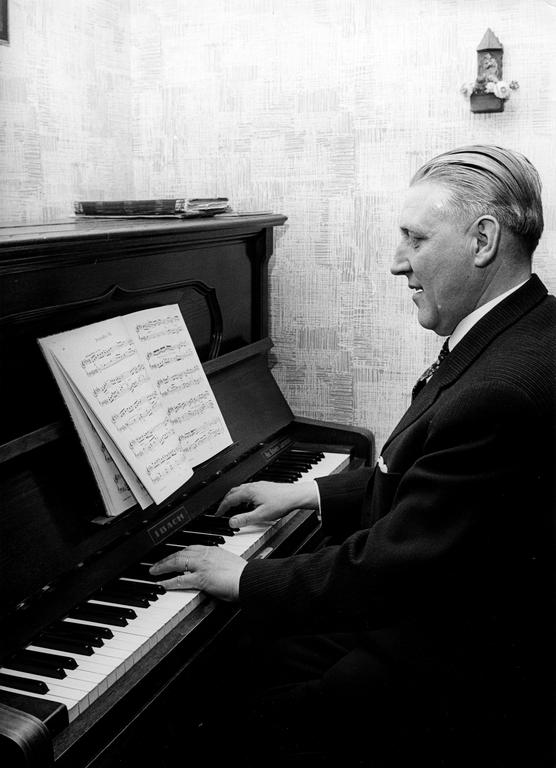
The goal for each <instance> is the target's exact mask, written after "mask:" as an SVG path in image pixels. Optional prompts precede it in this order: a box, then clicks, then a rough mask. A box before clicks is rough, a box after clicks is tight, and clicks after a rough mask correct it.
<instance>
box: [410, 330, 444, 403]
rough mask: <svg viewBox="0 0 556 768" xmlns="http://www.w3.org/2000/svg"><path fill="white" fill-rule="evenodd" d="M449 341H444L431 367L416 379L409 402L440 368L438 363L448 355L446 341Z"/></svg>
mask: <svg viewBox="0 0 556 768" xmlns="http://www.w3.org/2000/svg"><path fill="white" fill-rule="evenodd" d="M449 340H450V339H449V338H448V339H446V341H445V342H444V344H443V345H442V349H441V350H440V352H439V353H438V357H437V358H436V360H435V361H434V363H433V364H432V365H429V367H428V368H427V370H426V371H424V372H423V373H422V374H421V375H420V376H419V378H418V379H417V381H416V383H415V386H414V387H413V390H412V392H411V400H415V398H416V397H417V395H418V394H419V392H420V391H421V390H422V389H423V387H424V386H425V384H426V383H427V381H428V380H429V379H430V377H431V376H432V375H433V374H435V373H436V371H437V370H438V368H439V367H440V363H441V362H442V361H443V360H444V359H445V358H446V357H448V354H449V353H450V350H449V349H448V341H449Z"/></svg>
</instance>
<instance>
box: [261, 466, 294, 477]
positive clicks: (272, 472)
mask: <svg viewBox="0 0 556 768" xmlns="http://www.w3.org/2000/svg"><path fill="white" fill-rule="evenodd" d="M257 477H258V478H259V480H273V479H275V478H284V479H286V480H299V478H300V477H301V472H292V471H288V470H286V469H273V468H272V467H268V468H267V469H263V470H262V472H259V473H258V475H257Z"/></svg>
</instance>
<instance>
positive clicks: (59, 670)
mask: <svg viewBox="0 0 556 768" xmlns="http://www.w3.org/2000/svg"><path fill="white" fill-rule="evenodd" d="M33 645H35V641H34V640H33ZM2 666H3V667H6V669H15V670H17V671H18V672H28V673H29V674H30V675H40V676H41V677H55V678H57V679H58V680H62V679H63V678H64V677H66V670H65V669H64V668H63V667H61V666H57V667H53V666H49V665H48V664H41V662H40V661H27V660H26V661H22V660H21V659H14V658H12V659H8V660H7V661H5V662H4V663H3V664H2Z"/></svg>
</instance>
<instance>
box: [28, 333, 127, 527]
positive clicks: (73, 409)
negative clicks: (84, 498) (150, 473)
mask: <svg viewBox="0 0 556 768" xmlns="http://www.w3.org/2000/svg"><path fill="white" fill-rule="evenodd" d="M39 343H40V345H41V348H42V350H43V353H44V355H45V357H46V359H47V360H48V362H49V364H50V367H51V370H52V373H53V374H54V378H55V379H56V381H57V383H58V386H59V387H60V389H61V390H62V391H63V393H64V399H65V401H66V403H67V406H68V410H69V412H70V415H71V417H72V419H73V421H74V423H75V426H76V429H77V433H78V435H79V437H80V439H81V444H82V446H83V449H84V450H85V453H86V455H87V458H88V460H89V464H90V465H91V469H92V471H93V474H94V476H95V479H96V481H97V485H98V486H99V489H100V492H101V495H102V500H103V502H104V506H105V507H106V509H107V510H108V511H109V513H110V514H111V515H119V514H121V513H122V512H125V511H126V509H129V508H130V507H132V506H133V505H134V504H135V498H134V495H133V493H132V492H131V490H130V488H129V485H128V484H127V483H126V481H125V480H124V478H123V477H122V474H121V472H120V471H119V469H118V467H117V466H116V464H115V462H114V460H113V459H112V456H111V455H110V454H109V453H108V451H107V450H106V448H105V447H104V445H103V443H102V440H101V439H100V437H99V435H98V433H97V432H96V431H95V429H94V427H93V426H92V424H91V422H90V420H89V419H88V418H87V416H86V414H85V413H84V412H83V409H82V408H81V407H80V404H79V401H78V398H77V396H76V394H75V392H74V390H73V389H72V388H71V387H70V385H69V383H68V381H67V379H66V377H65V375H64V372H63V370H62V369H61V368H60V366H59V365H58V363H57V361H56V358H55V357H54V355H53V353H52V347H53V346H54V344H55V343H56V342H55V337H49V338H47V339H39Z"/></svg>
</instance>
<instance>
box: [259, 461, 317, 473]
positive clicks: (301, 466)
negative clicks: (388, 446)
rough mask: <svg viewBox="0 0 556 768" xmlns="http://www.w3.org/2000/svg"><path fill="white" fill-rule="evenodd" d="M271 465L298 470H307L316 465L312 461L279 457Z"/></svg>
mask: <svg viewBox="0 0 556 768" xmlns="http://www.w3.org/2000/svg"><path fill="white" fill-rule="evenodd" d="M270 466H271V467H277V468H278V469H293V470H295V471H296V472H307V471H308V470H309V469H311V467H313V466H315V465H314V463H313V462H312V461H295V460H293V461H292V460H290V459H277V460H276V461H274V462H272V464H271V465H270Z"/></svg>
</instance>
